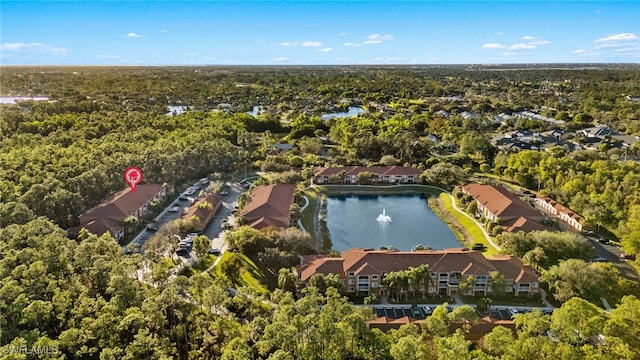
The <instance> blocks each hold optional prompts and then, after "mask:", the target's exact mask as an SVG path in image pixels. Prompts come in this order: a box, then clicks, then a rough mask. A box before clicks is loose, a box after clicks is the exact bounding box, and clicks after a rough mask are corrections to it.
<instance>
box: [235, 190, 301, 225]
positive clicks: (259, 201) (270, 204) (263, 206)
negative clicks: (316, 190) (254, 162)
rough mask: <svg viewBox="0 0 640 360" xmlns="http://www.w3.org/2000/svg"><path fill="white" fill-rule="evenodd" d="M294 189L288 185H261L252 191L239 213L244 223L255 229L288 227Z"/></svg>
mask: <svg viewBox="0 0 640 360" xmlns="http://www.w3.org/2000/svg"><path fill="white" fill-rule="evenodd" d="M295 189H296V187H295V186H294V185H288V184H273V185H261V186H258V187H256V188H254V189H253V191H252V192H251V199H250V200H249V202H248V203H247V204H246V205H245V206H244V208H243V209H242V211H241V212H240V217H241V218H242V219H243V220H244V221H245V223H246V224H247V225H249V226H251V227H253V228H255V229H264V228H266V227H269V226H272V227H281V228H286V227H289V225H290V223H291V209H290V208H291V205H292V204H293V193H294V192H295Z"/></svg>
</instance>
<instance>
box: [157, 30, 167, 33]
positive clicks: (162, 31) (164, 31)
mask: <svg viewBox="0 0 640 360" xmlns="http://www.w3.org/2000/svg"><path fill="white" fill-rule="evenodd" d="M158 32H161V33H167V32H168V31H167V30H165V29H162V30H158Z"/></svg>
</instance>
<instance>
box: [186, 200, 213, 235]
mask: <svg viewBox="0 0 640 360" xmlns="http://www.w3.org/2000/svg"><path fill="white" fill-rule="evenodd" d="M204 202H209V203H210V204H211V205H212V207H211V209H209V208H201V207H199V206H198V204H202V203H204ZM221 204H222V199H220V197H218V196H217V195H214V194H211V195H209V196H207V197H206V198H204V199H200V200H198V201H197V202H196V203H195V204H193V205H192V206H191V207H189V209H188V210H187V211H186V212H185V213H184V214H182V216H181V218H182V219H184V220H189V219H191V217H192V216H194V215H195V216H197V217H198V219H199V221H198V222H197V223H195V224H194V229H195V230H199V231H202V230H204V228H205V227H207V225H208V224H209V222H210V221H211V219H212V218H213V215H214V214H215V213H216V212H217V211H218V209H219V208H220V205H221Z"/></svg>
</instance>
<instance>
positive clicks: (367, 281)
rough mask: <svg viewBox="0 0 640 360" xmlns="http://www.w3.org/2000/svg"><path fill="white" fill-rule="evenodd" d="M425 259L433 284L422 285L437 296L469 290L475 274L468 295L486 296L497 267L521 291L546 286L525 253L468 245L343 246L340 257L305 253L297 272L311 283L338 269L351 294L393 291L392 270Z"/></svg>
mask: <svg viewBox="0 0 640 360" xmlns="http://www.w3.org/2000/svg"><path fill="white" fill-rule="evenodd" d="M423 264H425V265H427V266H428V269H429V272H430V273H429V278H430V279H431V280H430V281H429V284H428V286H427V284H426V283H425V282H424V281H422V282H421V283H420V284H419V285H418V287H419V288H420V291H422V290H425V292H426V293H428V294H432V295H435V294H439V295H447V296H450V295H452V294H453V295H456V294H458V295H463V294H461V293H459V285H460V282H462V281H465V280H466V279H467V278H468V277H472V278H473V279H474V285H473V287H472V288H471V289H469V290H468V291H467V292H466V293H465V295H474V294H475V295H486V294H488V293H491V285H492V283H491V275H492V274H493V273H495V272H498V273H501V274H502V275H504V278H505V280H506V282H507V288H506V291H507V292H509V293H513V294H515V295H516V296H519V295H526V294H534V293H537V292H539V291H540V289H539V284H538V275H537V274H536V273H535V271H534V270H533V268H531V267H530V266H528V265H525V264H523V263H522V261H521V260H520V259H519V258H517V257H515V256H510V255H494V256H493V257H491V258H488V259H487V258H485V257H484V256H483V255H482V253H480V252H479V251H472V250H468V249H445V250H429V251H416V252H409V251H391V250H373V249H363V248H357V249H350V250H347V251H343V252H342V257H339V258H335V257H328V256H326V255H310V256H303V257H302V258H301V263H300V265H299V266H298V267H297V268H296V273H297V275H298V278H299V279H300V281H302V282H305V283H308V282H309V280H310V279H311V277H312V276H313V275H315V274H324V275H328V274H336V275H338V276H339V277H340V279H342V283H343V291H344V292H345V293H346V294H352V295H353V294H356V295H368V294H378V295H387V294H388V293H389V289H387V287H386V286H385V284H384V282H383V280H384V277H385V275H386V274H387V273H389V272H392V271H401V270H406V269H408V268H409V267H418V266H420V265H423ZM425 286H427V287H425Z"/></svg>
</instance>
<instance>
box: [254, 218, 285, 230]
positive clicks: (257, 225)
mask: <svg viewBox="0 0 640 360" xmlns="http://www.w3.org/2000/svg"><path fill="white" fill-rule="evenodd" d="M288 225H289V224H287V223H285V222H284V221H279V220H276V219H272V218H265V217H261V218H259V219H257V220H255V221H253V222H251V223H249V226H251V227H252V228H254V229H258V230H261V229H264V228H268V227H270V226H272V227H287V226H288Z"/></svg>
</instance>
